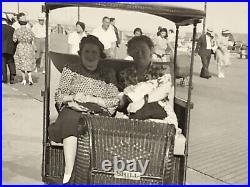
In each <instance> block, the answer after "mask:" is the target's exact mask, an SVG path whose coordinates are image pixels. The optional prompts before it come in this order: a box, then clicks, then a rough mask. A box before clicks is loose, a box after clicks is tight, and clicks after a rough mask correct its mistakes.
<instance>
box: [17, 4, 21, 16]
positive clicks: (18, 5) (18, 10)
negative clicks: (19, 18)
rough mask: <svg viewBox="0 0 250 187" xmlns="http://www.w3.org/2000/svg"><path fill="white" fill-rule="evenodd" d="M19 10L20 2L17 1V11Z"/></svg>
mask: <svg viewBox="0 0 250 187" xmlns="http://www.w3.org/2000/svg"><path fill="white" fill-rule="evenodd" d="M19 12H20V3H17V13H18V14H19Z"/></svg>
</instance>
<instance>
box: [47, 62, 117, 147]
mask: <svg viewBox="0 0 250 187" xmlns="http://www.w3.org/2000/svg"><path fill="white" fill-rule="evenodd" d="M115 84H116V78H115V73H114V71H112V70H111V69H104V68H102V69H101V68H97V70H96V71H94V72H90V71H88V70H86V69H85V68H84V67H83V66H82V65H67V66H66V67H64V69H63V72H62V75H61V79H60V82H59V87H58V89H57V91H56V94H55V101H56V103H57V104H58V106H59V110H60V112H59V116H58V118H57V120H56V122H55V124H53V125H50V126H49V138H50V140H52V141H54V142H57V143H61V142H62V140H63V139H64V138H67V137H69V136H77V126H78V124H79V119H80V117H81V114H82V112H79V111H76V110H73V109H72V108H70V107H68V106H67V105H64V104H63V97H64V96H65V95H75V94H76V93H83V94H84V95H91V96H95V97H100V98H102V99H103V100H104V102H105V105H106V107H107V108H102V111H103V113H102V114H100V115H106V116H111V115H112V113H113V112H114V111H115V108H116V107H117V105H118V102H119V99H118V97H117V96H118V93H119V92H118V88H117V87H116V86H115Z"/></svg>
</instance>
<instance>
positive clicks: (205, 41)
mask: <svg viewBox="0 0 250 187" xmlns="http://www.w3.org/2000/svg"><path fill="white" fill-rule="evenodd" d="M213 38H214V32H213V29H212V28H208V29H207V32H206V34H203V35H201V36H200V38H199V40H198V42H197V45H196V49H195V53H198V54H199V56H200V57H201V62H202V68H201V72H200V77H201V78H205V79H209V78H211V77H212V76H211V75H210V73H209V64H210V59H211V54H212V47H213V46H212V43H213Z"/></svg>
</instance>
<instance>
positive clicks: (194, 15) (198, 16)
mask: <svg viewBox="0 0 250 187" xmlns="http://www.w3.org/2000/svg"><path fill="white" fill-rule="evenodd" d="M66 7H91V8H105V9H117V10H128V11H135V12H141V13H147V14H151V15H155V16H160V17H163V18H165V19H168V20H170V21H172V22H174V23H175V25H176V39H175V50H174V70H175V68H176V60H177V47H178V37H179V36H178V34H179V27H180V26H187V25H193V38H192V53H191V64H190V78H189V88H188V99H187V106H186V107H187V111H186V116H187V127H186V129H184V132H185V135H186V140H187V145H188V137H189V123H190V109H191V108H192V103H191V90H192V89H191V88H192V75H193V64H194V46H195V37H196V26H197V24H198V23H201V20H202V19H203V18H204V17H206V13H205V12H204V11H202V10H197V9H191V8H184V7H177V6H169V5H165V4H163V3H127V2H126V3H109V2H102V3H99V2H98V3H97V2H81V3H80V2H78V3H67V2H65V3H57V2H56V3H50V2H49V3H45V5H44V6H43V7H42V11H43V12H45V15H46V40H45V69H46V74H45V91H44V95H43V97H44V106H43V110H44V112H43V164H42V176H45V164H44V162H45V156H46V155H45V154H46V146H47V144H48V135H47V127H48V125H49V123H50V117H49V116H50V108H49V107H50V68H51V66H50V63H49V41H48V36H49V31H48V28H49V13H50V11H53V10H55V9H59V8H66ZM174 86H176V84H175V75H174ZM187 147H188V146H186V148H187ZM186 153H188V151H187V150H186ZM186 166H187V159H185V166H184V167H186ZM185 180H186V170H185V173H184V181H185Z"/></svg>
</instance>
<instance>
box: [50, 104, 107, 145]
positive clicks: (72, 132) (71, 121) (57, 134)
mask: <svg viewBox="0 0 250 187" xmlns="http://www.w3.org/2000/svg"><path fill="white" fill-rule="evenodd" d="M84 106H85V107H87V108H89V109H90V110H91V111H93V113H95V114H98V115H101V116H110V115H109V113H108V112H107V111H104V110H102V109H101V107H99V106H98V105H96V104H93V103H87V104H85V105H84ZM81 115H82V112H78V111H75V110H73V109H71V108H69V107H64V108H63V109H62V111H61V112H60V113H59V116H58V117H57V119H56V121H55V123H54V124H51V125H50V126H49V128H48V132H49V139H50V140H51V141H54V142H56V143H62V142H63V139H65V138H67V137H69V136H75V137H77V129H78V125H79V123H80V118H81Z"/></svg>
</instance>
